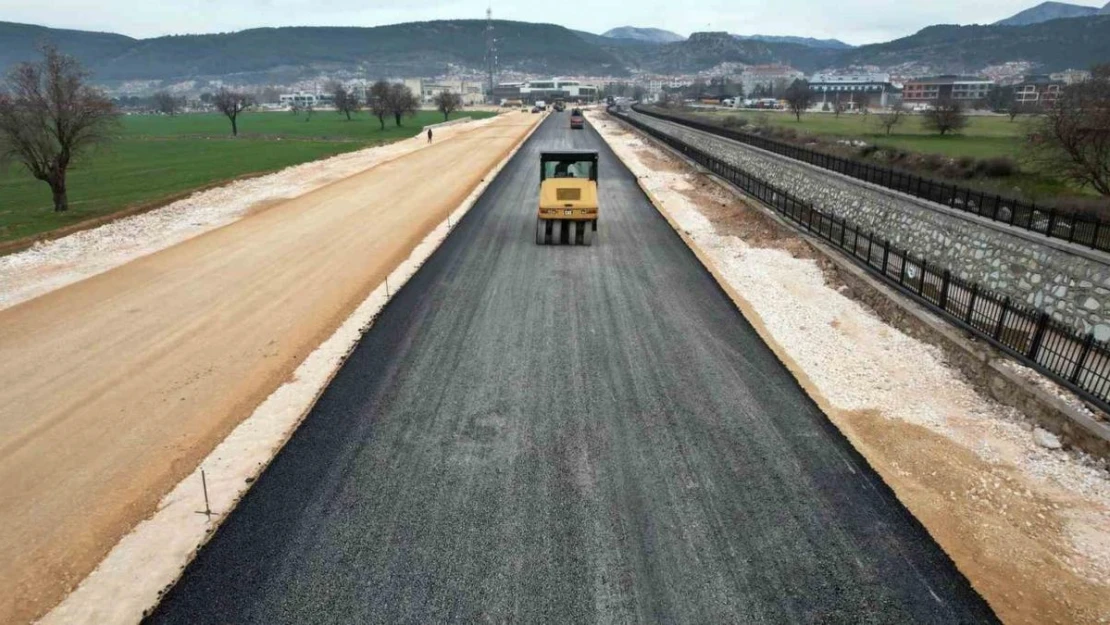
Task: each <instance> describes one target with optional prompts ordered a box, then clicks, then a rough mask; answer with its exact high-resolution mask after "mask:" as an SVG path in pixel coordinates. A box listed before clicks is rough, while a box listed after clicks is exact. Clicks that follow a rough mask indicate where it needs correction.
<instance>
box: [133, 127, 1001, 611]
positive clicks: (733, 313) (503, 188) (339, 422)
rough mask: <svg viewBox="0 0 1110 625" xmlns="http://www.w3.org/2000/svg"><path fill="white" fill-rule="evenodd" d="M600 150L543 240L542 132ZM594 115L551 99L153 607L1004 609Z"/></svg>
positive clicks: (545, 139)
mask: <svg viewBox="0 0 1110 625" xmlns="http://www.w3.org/2000/svg"><path fill="white" fill-rule="evenodd" d="M567 148H588V149H596V150H599V151H600V153H601V161H600V163H601V164H600V176H601V180H600V198H601V222H600V231H599V235H600V236H599V237H598V240H597V241H596V242H595V243H594V245H593V246H592V247H567V246H537V245H536V244H535V243H534V240H535V236H534V231H535V230H534V228H535V211H536V201H537V192H538V187H539V176H538V175H537V174H538V171H537V170H538V161H539V159H538V156H539V151H540V150H542V149H567ZM994 621H995V619H994V615H993V614H992V612H991V610H990V608H989V607H988V606H987V605H986V604H985V603H984V602H983V600H982V599H981V598H980V597H979V596H978V595H977V594H976V593H975V591H974V590H973V589H972V588H971V587H970V585H969V584H968V583H967V581H966V580H965V579H964V578H963V576H961V575H960V573H959V572H958V571H957V570H956V568H955V567H954V566H953V564H952V563H951V561H950V560H949V559H948V558H947V556H946V555H945V554H944V553H943V552H942V551H941V549H940V548H939V547H938V546H937V544H936V543H935V542H934V541H933V540H932V539H931V538H930V537H929V535H928V533H926V531H925V530H924V529H923V528H922V527H921V525H919V524H918V523H917V522H916V521H915V520H914V518H913V517H912V516H911V515H910V514H909V513H908V512H907V511H906V509H905V508H904V507H902V505H901V504H900V503H899V502H898V501H897V499H896V498H895V497H894V495H893V493H892V492H891V491H890V490H889V489H888V488H887V487H886V486H885V485H884V484H883V482H882V481H881V480H880V479H879V477H878V476H877V475H876V474H875V472H874V471H872V470H871V468H870V467H869V466H868V465H867V463H866V461H864V460H863V459H862V458H861V457H860V456H859V454H857V453H856V452H855V451H854V450H853V449H852V447H851V445H850V444H849V443H848V442H847V441H846V440H845V439H844V437H843V436H841V434H840V433H839V431H838V430H837V429H836V428H835V427H834V426H833V425H832V424H831V423H830V422H829V420H828V418H827V417H826V416H825V415H824V414H822V413H821V411H820V410H819V409H818V408H817V406H816V405H815V404H814V403H813V402H812V401H811V400H810V399H809V397H807V395H806V394H805V392H804V391H803V390H802V389H801V388H800V387H799V386H798V383H797V382H796V381H795V379H794V378H793V377H792V376H791V374H790V373H789V371H787V369H786V368H785V367H784V366H783V365H782V364H781V363H780V362H779V361H778V360H777V359H776V357H775V355H774V354H773V353H772V352H771V350H770V349H769V348H768V347H767V345H766V344H765V343H763V341H762V340H761V339H760V338H759V336H758V335H757V333H756V332H755V330H754V329H753V328H752V326H750V325H749V324H748V323H747V322H746V321H745V319H744V317H742V316H741V315H740V313H739V312H738V311H737V309H736V307H735V305H734V304H733V303H732V302H731V300H730V299H729V298H728V296H727V295H726V294H725V293H724V292H723V291H722V290H721V288H720V287H719V286H718V285H717V283H716V282H715V281H714V280H713V278H712V276H711V275H710V274H709V273H708V272H707V271H706V270H705V268H704V267H703V266H702V265H701V264H700V263H699V262H698V260H697V258H696V257H695V256H694V254H693V253H692V252H691V250H690V248H688V247H687V246H686V244H685V243H684V242H683V241H682V240H681V239H680V238H679V236H678V235H677V234H676V232H675V231H674V230H673V229H672V228H671V227H670V226H669V225H668V224H667V222H666V221H665V220H664V219H663V217H662V216H661V215H660V214H659V212H658V211H656V209H655V208H654V207H653V206H652V204H651V203H650V202H649V201H648V199H647V198H646V197H645V196H644V194H643V192H642V191H641V190H640V188H639V187H638V186H637V183H636V180H635V178H634V177H633V176H632V175H631V174H630V173H629V171H628V170H627V169H626V168H625V167H624V166H623V165H622V164H621V163H620V161H618V160H617V159H616V158H615V157H614V155H613V153H612V152H611V151H610V150H609V149H608V148H607V147H606V145H605V144H604V143H603V142H602V141H601V140H600V137H598V135H597V134H596V133H595V132H594V131H593V130H592V129H587V130H584V131H583V130H575V131H572V130H570V129H569V127H568V121H567V115H566V114H558V115H552V116H551V117H549V118H548V119H547V121H545V122H544V125H543V127H541V128H540V129H539V130H537V132H536V133H535V134H534V135H532V138H531V139H529V142H528V143H527V144H526V145H525V146H524V147H523V148H522V149H521V150H520V152H518V153H517V155H516V156H515V157H514V159H513V160H512V161H511V162H510V163H509V164H508V165H507V166H506V167H505V169H504V170H503V171H502V172H501V174H500V175H499V176H498V177H497V179H496V180H495V181H494V182H493V183H492V184H491V185H490V187H489V188H488V189H487V190H486V192H485V194H484V195H483V196H482V198H481V199H480V200H479V202H478V203H477V204H476V205H475V206H474V208H473V209H471V211H470V212H469V213H468V214H467V216H466V218H465V219H464V220H463V221H462V222H461V223H460V224H459V226H458V227H457V228H456V229H455V231H454V232H453V233H452V234H451V236H450V237H449V238H448V239H447V240H446V241H444V243H443V245H442V246H441V247H440V248H439V249H438V250H437V251H436V253H435V254H433V255H432V256H431V257H430V258H429V259H428V262H427V263H426V264H425V265H424V266H423V268H422V269H421V270H420V271H419V272H418V273H417V274H416V275H415V276H413V278H412V279H411V280H410V281H409V282H408V283H407V284H406V286H405V287H404V288H403V289H402V290H401V291H400V292H399V293H398V294H397V296H396V297H395V298H394V299H393V300H392V301H391V302H390V303H389V304H388V305H387V306H386V307H385V309H384V310H383V311H382V314H381V316H380V317H379V318H378V320H377V321H376V322H375V324H374V326H373V328H371V329H370V331H369V332H367V334H366V335H365V336H364V337H363V339H362V342H361V343H360V344H359V346H358V348H357V349H356V350H355V351H354V352H353V353H352V355H351V357H350V359H349V360H347V361H346V363H345V365H344V366H343V368H342V369H341V370H340V371H339V373H338V374H337V376H336V377H335V378H334V380H333V381H332V384H331V385H330V386H329V387H328V389H327V390H326V391H325V392H324V394H323V395H322V396H321V398H320V400H319V402H318V403H317V404H316V406H315V407H314V409H313V410H312V412H311V414H309V416H308V417H307V418H306V420H305V421H304V423H302V425H301V427H300V428H299V429H298V430H297V432H296V433H295V434H294V435H293V437H292V438H291V439H290V441H289V442H288V444H287V445H286V446H285V447H284V449H283V450H282V451H281V452H280V453H279V454H278V456H277V457H276V458H275V460H274V462H273V464H271V465H270V466H269V467H268V468H267V469H266V471H265V472H264V473H263V474H262V476H261V477H260V478H259V480H258V482H257V483H256V484H255V485H254V487H253V488H252V489H251V491H250V492H249V493H248V494H247V495H246V497H245V498H244V499H243V501H242V502H241V503H240V505H239V506H238V507H237V508H236V509H235V511H234V512H232V513H231V515H230V516H229V517H228V518H227V520H226V522H225V523H224V525H223V526H222V527H221V528H220V529H219V531H218V532H217V534H216V536H215V537H214V538H213V539H212V541H211V542H209V543H208V544H207V546H206V547H205V548H204V549H202V551H201V553H200V554H199V556H198V557H197V559H196V560H194V561H193V563H192V564H191V565H190V566H189V568H188V569H187V570H186V572H185V575H184V577H183V578H182V580H181V581H180V582H179V583H178V585H177V586H176V587H175V588H174V589H172V590H171V591H170V592H169V594H168V596H167V597H166V599H165V600H164V601H163V603H162V604H161V606H160V607H159V608H158V609H157V610H156V611H155V613H154V614H153V616H152V617H151V618H150V622H151V623H160V624H161V623H166V624H169V623H182V624H189V625H198V624H207V623H212V624H216V623H237V624H248V623H258V624H266V625H269V624H274V623H391V624H392V623H414V624H415V623H420V624H423V623H560V624H561V623H699V624H701V623H938V624H941V623H943V624H945V625H947V624H950V623H991V622H994Z"/></svg>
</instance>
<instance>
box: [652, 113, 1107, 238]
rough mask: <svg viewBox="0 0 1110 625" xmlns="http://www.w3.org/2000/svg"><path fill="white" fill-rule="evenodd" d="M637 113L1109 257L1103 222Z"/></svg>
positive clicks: (704, 125) (702, 124) (786, 145)
mask: <svg viewBox="0 0 1110 625" xmlns="http://www.w3.org/2000/svg"><path fill="white" fill-rule="evenodd" d="M633 110H634V111H636V112H637V113H640V114H643V115H648V116H650V117H655V118H657V119H662V120H664V121H669V122H672V123H675V124H681V125H683V126H688V127H690V128H693V129H695V130H701V131H703V132H708V133H710V134H714V135H717V136H720V137H725V138H726V139H732V140H734V141H739V142H741V143H746V144H748V145H751V146H753V147H757V148H760V149H763V150H767V151H768V152H773V153H775V154H779V155H782V156H786V157H788V158H792V159H794V160H797V161H801V162H803V163H807V164H809V165H813V166H815V167H820V168H822V169H827V170H829V171H834V172H836V173H839V174H843V175H845V176H850V177H852V178H856V179H857V180H863V181H865V182H870V183H872V184H877V185H879V186H882V187H886V188H888V189H893V190H895V191H899V192H901V193H905V194H908V195H912V196H914V197H917V198H921V199H923V200H928V201H930V202H935V203H937V204H943V205H945V206H947V207H949V208H953V209H956V210H960V211H963V212H966V213H972V214H974V215H978V216H980V217H984V218H986V219H990V220H993V221H998V222H1002V223H1005V224H1008V225H1011V226H1014V227H1015V228H1022V229H1024V230H1029V231H1031V232H1036V233H1039V234H1043V235H1044V236H1047V237H1051V238H1054V239H1062V240H1065V241H1068V242H1069V243H1077V244H1079V245H1083V246H1086V247H1090V248H1093V249H1096V250H1102V251H1110V223H1104V222H1103V221H1102V220H1100V219H1098V218H1090V217H1083V216H1080V215H1076V214H1074V213H1070V212H1060V211H1057V210H1056V209H1055V208H1047V207H1038V206H1037V205H1036V204H1035V203H1032V202H1024V201H1021V200H1017V199H1013V198H1008V197H1005V196H1002V195H998V194H989V193H984V192H982V191H976V190H973V189H970V188H968V187H961V186H959V185H955V184H948V183H944V182H939V181H937V180H932V179H930V178H923V177H921V176H918V175H915V174H910V173H906V172H903V171H899V170H896V169H892V168H890V167H880V166H876V165H871V164H869V163H864V162H861V161H857V160H853V159H849V158H843V157H839V156H832V155H829V154H824V153H822V152H815V151H813V150H809V149H806V148H802V147H798V146H796V145H790V144H789V143H783V142H781V141H775V140H774V139H768V138H766V137H760V136H756V135H753V134H750V133H746V132H739V131H736V130H731V129H728V128H723V127H721V126H717V125H714V124H708V123H705V122H699V121H695V120H692V119H687V118H684V117H678V116H675V115H667V114H664V113H660V112H658V111H648V110H645V109H643V108H640V107H633Z"/></svg>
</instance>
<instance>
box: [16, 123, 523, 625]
mask: <svg viewBox="0 0 1110 625" xmlns="http://www.w3.org/2000/svg"><path fill="white" fill-rule="evenodd" d="M534 123H535V119H533V118H532V117H531V116H523V115H521V116H501V117H498V118H496V120H495V121H493V122H491V123H489V124H486V125H484V126H482V127H480V128H477V129H474V130H471V131H469V132H465V133H460V134H459V135H458V136H456V137H454V138H452V139H450V140H442V139H441V140H440V141H437V142H436V143H435V144H433V145H432V146H430V147H427V148H424V149H420V150H417V151H414V152H411V153H410V154H408V155H406V156H404V157H401V158H395V159H393V160H391V161H389V162H383V163H381V164H379V165H378V166H377V167H375V168H373V169H371V170H369V171H365V172H363V173H360V174H356V175H352V176H348V177H346V178H343V179H342V180H338V181H335V182H333V183H331V184H327V185H326V186H322V187H320V188H318V189H316V190H315V191H313V192H311V193H307V194H304V195H300V196H299V197H297V198H295V199H293V200H290V201H286V202H281V203H277V204H274V205H272V206H269V207H268V208H266V209H265V210H262V211H258V212H255V213H253V214H251V215H249V216H248V217H245V218H242V219H239V220H237V221H235V222H234V223H231V224H228V225H226V226H224V227H220V228H216V229H213V230H210V231H208V232H206V233H205V234H203V235H199V236H195V237H193V238H191V239H189V240H187V241H185V242H183V243H180V244H178V245H173V246H170V247H167V248H165V249H162V250H160V251H157V252H155V253H151V254H146V255H143V256H141V257H140V258H137V259H135V260H133V261H131V262H128V263H126V264H122V265H120V266H118V267H115V268H114V269H112V270H110V271H106V272H103V273H99V274H97V275H95V276H92V277H90V278H87V279H84V280H81V281H79V282H76V283H73V284H70V285H69V286H67V287H65V288H60V289H57V290H53V291H50V292H49V293H45V294H43V295H40V296H38V297H35V298H33V299H30V300H28V301H25V302H23V303H21V304H18V305H15V306H12V307H10V308H7V309H5V310H2V311H0V379H3V380H5V381H6V382H5V384H4V385H3V386H2V387H0V441H2V443H0V483H3V484H4V497H3V498H0V525H2V526H3V527H4V528H5V531H4V532H3V533H0V586H2V587H4V588H6V589H9V590H11V592H5V593H3V594H2V595H0V622H5V623H9V622H10V623H19V622H26V621H28V620H30V619H33V618H35V617H37V616H38V615H41V614H42V613H43V612H44V611H45V610H46V609H48V608H50V607H51V606H53V605H55V604H56V603H57V602H58V601H59V600H60V599H61V597H62V596H64V595H65V594H66V592H67V591H68V590H70V589H71V588H72V587H74V586H75V585H76V584H77V583H78V582H79V581H80V580H81V579H83V578H84V577H85V576H86V575H87V574H88V573H89V571H91V570H92V569H93V568H94V567H95V566H96V564H97V563H98V562H99V561H100V560H101V559H102V558H103V557H104V555H105V554H106V553H107V552H108V550H109V549H110V548H111V547H112V546H113V545H115V544H116V543H117V542H118V541H119V540H120V538H121V537H122V536H123V535H125V534H126V533H127V532H128V531H129V530H130V529H131V528H132V527H133V526H134V525H135V524H136V523H137V522H138V521H140V520H142V519H144V518H146V517H148V516H149V515H150V514H151V513H152V512H153V511H154V510H155V507H156V505H157V504H158V502H159V500H160V499H161V498H162V496H163V495H164V494H166V493H167V492H168V491H169V490H170V489H171V488H172V487H173V486H174V485H176V484H178V483H179V482H180V481H181V479H182V478H183V477H184V476H186V475H188V474H190V473H191V472H192V471H193V470H194V468H195V467H196V466H197V463H198V462H199V461H200V460H201V459H202V458H204V457H206V456H207V455H208V453H209V452H210V451H211V450H212V449H213V448H214V447H215V446H216V445H217V444H218V443H219V442H220V441H221V440H224V438H225V437H226V436H227V435H228V433H229V432H231V431H232V429H233V428H234V427H235V426H236V425H237V424H238V423H239V422H240V421H241V420H242V419H243V418H244V417H246V416H247V415H249V414H250V413H251V411H252V410H253V409H254V408H255V406H257V405H258V404H259V403H261V402H262V401H263V400H264V399H265V398H266V397H267V396H268V395H269V394H270V393H271V392H272V391H273V390H274V389H275V388H277V387H279V386H280V385H281V384H282V383H283V382H285V381H287V380H288V379H289V378H290V376H291V374H292V373H293V371H294V370H296V368H297V367H298V365H299V364H300V363H301V362H302V361H303V360H304V359H305V357H306V356H307V355H308V354H309V352H311V351H312V350H313V349H315V348H316V346H318V345H319V344H320V343H321V341H323V340H324V339H325V338H327V337H328V336H331V334H332V333H333V332H334V331H335V329H336V328H337V327H338V326H339V325H340V324H341V323H342V321H343V320H344V319H346V318H347V317H348V316H349V315H350V314H351V311H352V310H354V309H355V307H356V306H358V305H359V304H360V303H361V302H363V301H364V300H365V299H366V298H367V296H368V295H369V294H370V293H371V292H372V291H373V290H374V289H375V288H376V287H377V286H378V285H379V284H380V283H381V282H382V280H383V279H384V277H385V276H386V275H388V274H389V272H391V271H392V270H393V269H394V268H395V267H396V266H397V265H398V264H399V263H400V262H401V261H402V260H404V259H405V258H406V257H407V256H408V254H409V252H410V251H411V250H412V249H413V247H414V246H416V245H417V244H418V243H419V242H420V241H421V240H422V239H423V238H424V237H425V236H426V235H427V234H428V233H429V232H431V231H432V230H433V229H434V228H435V227H436V226H437V225H438V224H440V222H442V221H443V220H444V219H445V218H446V216H447V215H448V214H449V213H450V212H451V211H453V210H454V209H455V208H456V207H457V206H458V205H459V204H460V203H461V202H462V201H463V199H464V198H466V197H467V195H468V194H469V193H470V192H471V190H472V189H474V188H475V187H476V186H477V185H478V184H479V183H481V181H482V179H483V178H484V177H485V176H486V175H487V172H488V171H489V170H490V169H491V168H492V167H493V166H494V165H496V164H497V163H498V162H499V161H500V160H501V159H502V158H503V157H504V155H505V154H507V153H508V151H509V150H510V149H511V148H512V147H513V146H514V145H515V144H516V143H517V142H518V141H519V139H520V138H521V137H523V136H524V134H525V133H526V132H527V131H528V130H529V129H530V127H531V126H532V125H533V124H534ZM444 172H449V174H445V173H444Z"/></svg>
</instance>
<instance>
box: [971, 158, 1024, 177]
mask: <svg viewBox="0 0 1110 625" xmlns="http://www.w3.org/2000/svg"><path fill="white" fill-rule="evenodd" d="M979 170H980V171H981V172H983V175H984V176H986V177H988V178H1005V177H1007V176H1013V175H1014V174H1016V173H1018V166H1017V163H1015V162H1014V160H1013V159H1011V158H1009V157H1007V156H993V157H991V158H985V159H983V160H981V161H979Z"/></svg>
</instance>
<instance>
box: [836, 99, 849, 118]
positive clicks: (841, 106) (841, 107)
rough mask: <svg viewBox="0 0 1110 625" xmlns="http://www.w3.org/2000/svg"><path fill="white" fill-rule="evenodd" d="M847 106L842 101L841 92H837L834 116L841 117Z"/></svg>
mask: <svg viewBox="0 0 1110 625" xmlns="http://www.w3.org/2000/svg"><path fill="white" fill-rule="evenodd" d="M845 108H847V107H846V106H845V105H844V103H843V102H841V101H840V94H839V93H838V94H836V101H835V102H833V117H835V118H837V119H840V114H841V113H843V112H844V109H845Z"/></svg>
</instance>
